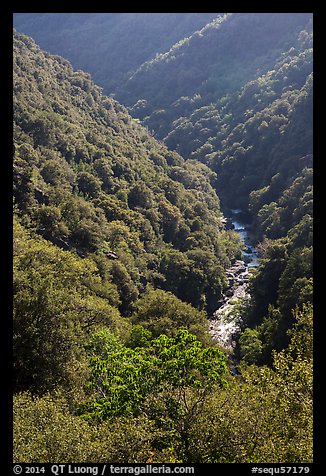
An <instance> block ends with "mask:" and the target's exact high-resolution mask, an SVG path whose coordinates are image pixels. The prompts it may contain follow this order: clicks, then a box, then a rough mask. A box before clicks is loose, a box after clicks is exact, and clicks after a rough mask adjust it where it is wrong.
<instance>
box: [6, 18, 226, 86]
mask: <svg viewBox="0 0 326 476" xmlns="http://www.w3.org/2000/svg"><path fill="white" fill-rule="evenodd" d="M217 15H218V13H71V14H69V13H68V14H67V13H17V14H15V15H14V26H15V28H16V29H17V30H18V31H21V32H22V33H25V34H27V35H29V36H31V37H33V38H34V39H35V40H36V41H37V43H38V44H39V45H40V46H41V47H42V48H44V49H46V50H48V51H49V52H51V53H55V54H59V55H62V56H64V57H65V58H67V59H68V60H70V61H71V63H72V65H73V66H74V67H75V68H81V69H83V70H85V71H88V72H89V73H91V74H92V78H93V79H94V81H95V82H96V83H97V84H98V85H100V86H102V87H103V88H104V92H105V93H106V94H109V93H111V92H113V91H114V89H115V88H116V86H117V85H119V84H120V83H121V81H125V80H126V79H127V78H128V77H129V76H130V75H131V74H132V72H133V71H134V70H136V69H137V68H138V67H139V66H140V65H141V64H142V63H144V62H145V61H148V60H150V59H152V58H154V57H155V56H156V54H157V53H160V52H163V51H166V50H167V49H169V48H170V47H171V46H172V45H173V44H174V43H176V42H178V41H179V40H181V39H182V38H184V37H186V36H189V35H191V34H192V33H193V32H194V31H196V30H198V29H199V28H202V27H203V26H204V25H205V24H206V23H207V22H209V21H211V20H212V19H213V18H215V17H216V16H217Z"/></svg>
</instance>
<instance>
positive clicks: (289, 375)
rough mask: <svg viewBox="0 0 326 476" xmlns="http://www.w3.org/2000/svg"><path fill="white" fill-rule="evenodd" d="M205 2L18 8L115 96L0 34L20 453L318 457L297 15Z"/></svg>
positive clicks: (303, 37) (38, 457) (305, 105)
mask: <svg viewBox="0 0 326 476" xmlns="http://www.w3.org/2000/svg"><path fill="white" fill-rule="evenodd" d="M169 15H170V16H169ZM218 15H219V14H18V15H16V20H15V22H16V25H17V28H18V25H19V26H21V28H24V29H25V30H26V29H30V31H31V33H33V32H34V33H35V35H34V36H35V38H37V36H39V38H40V43H41V46H45V45H46V44H48V45H49V49H51V48H52V45H54V43H55V42H56V38H57V35H59V36H60V35H61V42H57V47H58V50H57V52H59V51H60V53H61V54H62V55H63V56H66V57H67V58H68V59H71V60H72V61H73V63H74V65H76V66H77V67H81V66H82V65H85V68H86V69H88V70H89V71H91V72H92V76H93V78H95V77H96V78H98V82H99V84H100V86H104V87H105V89H106V91H110V92H112V91H114V92H115V98H118V99H119V101H120V102H117V100H116V99H114V98H113V97H109V96H106V95H104V94H103V91H102V88H101V87H100V86H97V85H96V84H95V83H94V82H93V78H92V77H91V76H90V74H89V73H86V72H84V71H81V70H77V71H76V70H74V68H73V67H72V65H71V64H70V63H69V61H67V59H65V58H63V57H61V56H57V55H53V54H52V53H49V52H47V51H44V50H42V49H40V47H39V46H38V45H37V44H36V43H35V42H34V40H33V39H31V38H30V37H28V36H25V35H24V34H21V33H17V32H14V391H15V396H14V459H15V461H16V462H47V461H51V462H53V461H57V462H60V463H65V462H72V461H75V462H107V461H112V462H116V463H126V462H130V463H136V462H137V463H145V462H154V463H164V462H166V463H168V462H172V463H221V462H223V463H224V462H227V463H234V462H247V463H248V462H249V463H254V462H255V463H257V462H266V463H267V462H268V463H275V462H291V463H292V462H293V463H295V462H311V461H312V297H313V294H312V165H313V164H312V81H313V76H312V24H311V15H310V14H306V13H302V14H297V13H295V14H291V13H289V14H276V13H275V14H274V13H270V14H250V13H241V14H226V15H225V16H220V17H219V18H217V16H218ZM149 16H150V17H149ZM149 18H151V21H150V22H149V21H148V20H149ZM145 26H146V28H145ZM94 28H96V29H97V35H95V36H96V38H94V34H93V33H94ZM155 35H156V36H157V38H156V41H155V42H153V41H152V39H153V38H154V36H155ZM90 38H92V42H91V43H89V41H90ZM42 42H44V43H43V44H42ZM86 45H87V47H86ZM127 50H128V52H125V54H124V53H123V51H127ZM164 50H166V51H165V52H164ZM94 51H96V54H94V55H93V52H94ZM105 51H107V55H106V54H105V53H104V52H105ZM65 53H67V54H65ZM118 57H119V58H120V61H118ZM99 58H105V61H101V60H100V61H99ZM123 104H124V105H123ZM127 106H128V109H127ZM132 116H134V117H135V118H133V117H132ZM231 208H233V209H234V208H236V209H239V210H241V211H242V212H243V215H246V216H247V217H249V218H250V222H251V231H252V234H253V236H254V240H255V245H256V246H257V249H258V250H259V262H260V265H259V267H258V268H257V269H256V270H252V272H251V273H250V275H251V277H250V282H249V296H250V299H243V300H241V299H240V300H239V301H238V302H237V303H236V304H235V305H234V306H233V307H234V311H233V315H239V314H240V315H241V328H240V330H239V333H238V335H237V336H236V346H235V349H234V352H233V353H232V351H230V350H227V349H226V348H224V347H222V346H221V344H220V343H219V342H218V341H216V340H214V339H213V338H212V335H210V333H209V319H210V318H211V317H212V313H213V312H214V311H215V310H216V308H217V307H218V303H219V302H221V299H223V297H224V296H225V293H226V292H227V290H228V289H229V277H230V267H231V266H232V264H233V263H234V262H235V261H236V260H239V259H241V258H242V249H243V243H242V241H241V239H240V237H239V235H238V233H237V232H236V231H234V230H232V229H230V227H229V226H228V221H227V220H226V218H225V216H224V213H226V214H227V213H228V210H229V209H231ZM231 315H232V313H231ZM234 366H236V369H235V368H234ZM77 440H78V442H79V444H78V445H76V441H77Z"/></svg>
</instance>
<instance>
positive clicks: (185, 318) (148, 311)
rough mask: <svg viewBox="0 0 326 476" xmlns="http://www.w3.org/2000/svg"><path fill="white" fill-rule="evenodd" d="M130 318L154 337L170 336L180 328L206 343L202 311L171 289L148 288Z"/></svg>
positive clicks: (206, 330)
mask: <svg viewBox="0 0 326 476" xmlns="http://www.w3.org/2000/svg"><path fill="white" fill-rule="evenodd" d="M131 317H132V321H133V322H134V323H137V324H140V325H141V326H143V327H144V328H145V329H147V330H149V331H150V332H151V334H152V335H153V337H159V335H160V334H166V335H167V336H169V337H173V336H175V334H176V332H177V331H178V329H180V328H181V327H182V328H185V329H187V330H188V331H189V332H190V333H192V334H195V335H196V336H197V337H198V338H199V339H200V340H201V341H202V342H209V335H208V320H207V316H206V315H205V313H204V312H203V311H198V310H197V309H194V308H193V307H192V306H190V305H189V304H187V303H185V302H182V301H181V300H179V299H178V298H177V297H176V296H174V295H173V294H172V293H171V292H166V291H162V290H159V289H156V290H154V289H152V290H148V291H147V292H146V293H145V294H144V295H142V296H141V298H140V299H139V300H138V301H137V302H136V310H135V312H134V314H133V315H132V316H131Z"/></svg>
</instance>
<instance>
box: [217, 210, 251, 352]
mask: <svg viewBox="0 0 326 476" xmlns="http://www.w3.org/2000/svg"><path fill="white" fill-rule="evenodd" d="M239 212H240V211H237V210H234V211H232V215H231V220H230V221H231V227H232V228H233V229H234V230H235V231H237V232H238V233H239V236H240V237H241V239H242V241H243V243H244V253H243V257H244V259H243V260H236V261H235V262H234V263H233V264H232V266H231V267H230V268H229V269H228V270H227V271H226V276H227V279H228V287H227V289H226V290H225V292H224V294H223V296H222V299H221V300H220V301H219V302H218V303H217V305H218V308H217V309H216V311H215V312H214V313H213V315H212V317H211V319H210V326H209V331H210V334H211V336H212V337H213V338H214V339H216V340H218V341H219V343H220V344H221V345H222V346H223V347H224V348H225V349H227V350H229V351H232V350H233V347H234V336H235V334H236V333H237V332H238V331H239V329H240V323H241V316H240V315H239V313H238V312H237V311H236V303H237V302H239V299H250V295H249V292H248V286H249V278H250V274H251V272H252V270H253V269H254V268H256V267H257V266H258V265H259V257H258V253H257V250H256V249H255V247H254V246H253V243H252V241H251V237H250V233H249V229H248V227H247V226H246V224H245V223H242V222H241V221H240V220H239V218H238V215H239Z"/></svg>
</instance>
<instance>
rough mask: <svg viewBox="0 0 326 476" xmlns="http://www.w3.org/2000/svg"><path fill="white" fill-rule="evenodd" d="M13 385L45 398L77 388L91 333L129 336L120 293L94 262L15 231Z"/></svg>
mask: <svg viewBox="0 0 326 476" xmlns="http://www.w3.org/2000/svg"><path fill="white" fill-rule="evenodd" d="M13 265H14V282H13V286H14V324H13V330H14V335H13V343H14V350H13V352H14V385H15V390H25V389H33V390H34V391H38V392H43V391H44V390H47V389H52V388H54V387H55V386H56V385H58V384H62V385H68V386H70V385H74V381H75V380H76V382H77V379H78V372H77V374H76V375H74V372H75V370H76V369H75V367H76V366H77V367H78V366H80V365H83V363H84V362H85V352H84V350H83V345H84V343H85V342H86V336H87V333H88V332H89V330H90V329H92V328H93V329H94V328H96V327H97V326H98V325H101V324H102V325H107V326H109V327H110V328H111V329H115V330H116V331H117V332H118V333H124V332H126V331H127V328H128V324H127V323H126V322H124V321H123V320H122V319H121V317H120V315H119V312H118V311H117V309H116V305H117V300H118V295H117V290H116V287H115V286H114V285H113V284H111V283H108V282H103V281H102V280H101V278H100V276H99V274H98V270H97V267H96V265H95V263H94V262H92V261H91V260H81V259H80V258H78V257H76V256H75V255H74V254H73V253H71V252H68V251H63V250H60V249H58V248H57V247H55V246H54V245H52V244H49V243H48V242H47V241H45V240H44V239H42V238H39V237H36V236H34V235H32V234H29V233H28V232H27V231H26V230H25V229H24V228H23V227H22V226H21V225H20V224H19V223H15V228H14V263H13Z"/></svg>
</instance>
